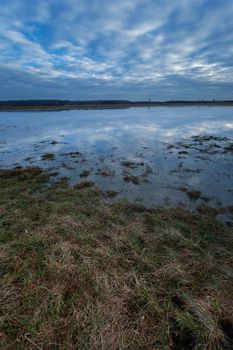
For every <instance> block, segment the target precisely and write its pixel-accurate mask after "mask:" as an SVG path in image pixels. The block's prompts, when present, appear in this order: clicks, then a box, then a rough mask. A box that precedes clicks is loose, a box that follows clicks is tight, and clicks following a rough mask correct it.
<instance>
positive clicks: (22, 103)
mask: <svg viewBox="0 0 233 350" xmlns="http://www.w3.org/2000/svg"><path fill="white" fill-rule="evenodd" d="M177 105H233V100H218V101H216V100H211V101H207V100H198V101H192V100H190V101H187V100H178V101H175V100H171V101H163V102H162V101H150V100H149V101H129V100H90V101H70V100H12V101H11V100H9V101H0V110H7V109H9V110H10V109H66V108H67V109H72V108H120V107H121V108H126V107H134V106H136V107H140V106H177Z"/></svg>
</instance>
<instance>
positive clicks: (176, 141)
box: [0, 106, 233, 208]
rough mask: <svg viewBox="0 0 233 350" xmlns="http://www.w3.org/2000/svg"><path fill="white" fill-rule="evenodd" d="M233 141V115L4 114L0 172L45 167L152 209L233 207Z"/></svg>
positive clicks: (179, 111)
mask: <svg viewBox="0 0 233 350" xmlns="http://www.w3.org/2000/svg"><path fill="white" fill-rule="evenodd" d="M206 135H209V136H211V137H209V138H208V137H206ZM196 136H199V137H196ZM203 136H204V137H203ZM232 138H233V108H232V107H193V106H192V107H156V108H131V109H120V110H116V109H113V110H71V111H51V112H31V111H28V112H1V113H0V168H12V167H15V166H19V165H20V166H40V167H42V168H44V169H48V170H49V171H50V172H53V173H56V172H57V173H58V174H57V176H56V177H55V176H54V179H56V178H58V177H62V176H66V177H68V178H69V181H70V183H71V184H75V183H77V182H79V181H83V180H91V181H94V182H95V183H96V185H97V186H98V187H100V188H101V189H103V190H115V191H117V192H118V195H117V197H116V198H117V199H119V198H127V199H129V200H131V201H135V200H136V201H139V202H141V203H143V204H144V205H147V206H152V205H153V206H167V207H169V206H171V207H172V206H176V205H183V206H187V207H188V208H194V207H196V206H197V205H200V204H205V205H208V206H226V205H231V204H233V162H232V155H233V153H232V150H231V145H232V142H233V140H232ZM48 153H51V154H52V155H50V157H49V156H48ZM46 155H47V156H48V157H47V156H46ZM47 158H50V159H47ZM83 170H85V171H88V172H90V173H89V176H87V177H86V178H84V177H80V174H81V175H82V173H83ZM190 191H200V194H199V196H198V198H192V197H190V195H189V194H188V193H189V192H190Z"/></svg>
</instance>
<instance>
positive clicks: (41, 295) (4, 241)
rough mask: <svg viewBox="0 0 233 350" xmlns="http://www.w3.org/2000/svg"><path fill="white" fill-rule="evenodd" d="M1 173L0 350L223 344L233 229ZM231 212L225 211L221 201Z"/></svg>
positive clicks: (230, 332) (210, 214) (231, 320)
mask: <svg viewBox="0 0 233 350" xmlns="http://www.w3.org/2000/svg"><path fill="white" fill-rule="evenodd" d="M48 179H49V174H48V173H44V172H42V170H41V169H40V168H25V169H24V168H18V169H13V170H2V171H1V172H0V187H1V197H0V208H1V209H0V233H1V254H0V258H1V348H2V349H11V350H12V349H179V350H180V349H231V348H232V346H233V313H232V310H233V301H232V289H233V283H232V275H233V270H232V267H233V264H232V263H233V261H232V260H233V258H232V257H233V254H232V253H233V244H232V240H233V236H232V233H233V232H232V227H228V226H227V225H225V224H223V223H220V222H218V221H216V220H215V219H214V215H215V214H216V212H215V211H214V210H208V208H207V207H206V208H204V207H203V208H202V210H201V209H200V210H199V211H200V213H199V214H198V213H194V212H193V213H191V212H188V211H185V210H184V209H182V208H175V209H153V208H151V209H146V208H145V207H143V206H141V205H136V204H130V203H128V202H127V201H121V202H117V203H114V204H110V203H109V198H108V197H109V196H111V193H110V192H109V193H106V192H104V191H100V190H98V189H97V188H96V187H95V185H94V184H93V183H92V182H89V181H81V182H79V183H78V184H77V185H74V186H70V185H69V184H68V183H67V180H66V179H60V180H59V181H57V182H55V183H53V184H52V185H50V186H48ZM229 210H232V208H229Z"/></svg>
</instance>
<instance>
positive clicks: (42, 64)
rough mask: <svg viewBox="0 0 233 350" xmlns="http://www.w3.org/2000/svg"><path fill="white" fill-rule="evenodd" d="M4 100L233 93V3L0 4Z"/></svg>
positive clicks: (82, 0)
mask: <svg viewBox="0 0 233 350" xmlns="http://www.w3.org/2000/svg"><path fill="white" fill-rule="evenodd" d="M0 79H1V84H0V100H5V99H33V98H61V99H82V100H87V99H131V100H140V99H141V100H144V99H146V100H147V99H153V100H166V99H212V98H215V99H218V98H219V99H222V98H223V99H233V1H232V0H177V1H175V0H174V1H173V0H118V1H110V0H59V1H58V0H31V1H29V0H8V1H6V0H0Z"/></svg>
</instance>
